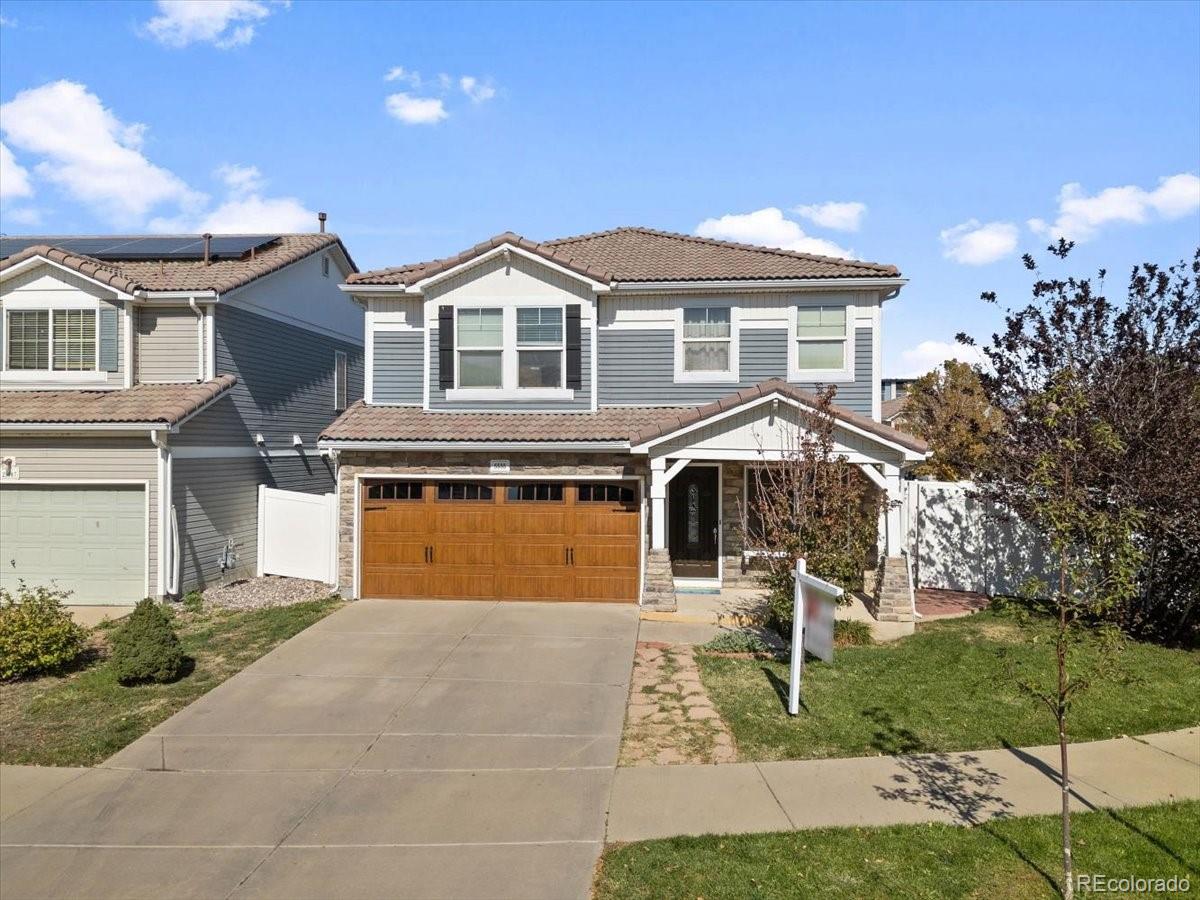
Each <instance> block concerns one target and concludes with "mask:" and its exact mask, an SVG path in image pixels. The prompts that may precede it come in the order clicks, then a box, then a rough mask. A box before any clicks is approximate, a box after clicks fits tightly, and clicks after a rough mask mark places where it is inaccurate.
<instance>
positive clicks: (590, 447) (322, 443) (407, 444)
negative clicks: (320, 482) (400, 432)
mask: <svg viewBox="0 0 1200 900" xmlns="http://www.w3.org/2000/svg"><path fill="white" fill-rule="evenodd" d="M317 447H318V448H319V449H321V450H335V451H336V450H468V451H495V452H507V451H515V450H520V451H533V452H544V453H561V452H577V451H579V452H585V451H592V452H597V453H628V452H629V441H351V440H345V441H341V440H336V439H329V438H326V439H320V440H318V441H317Z"/></svg>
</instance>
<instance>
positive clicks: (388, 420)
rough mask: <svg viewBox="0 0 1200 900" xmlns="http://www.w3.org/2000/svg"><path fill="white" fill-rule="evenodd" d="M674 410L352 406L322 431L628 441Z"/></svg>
mask: <svg viewBox="0 0 1200 900" xmlns="http://www.w3.org/2000/svg"><path fill="white" fill-rule="evenodd" d="M670 412H671V410H670V409H663V408H662V407H645V406H629V407H622V406H611V407H605V408H603V409H601V410H599V411H598V412H594V413H592V412H587V413H556V412H540V413H539V412H513V413H508V412H430V411H427V410H423V409H421V408H419V407H415V406H367V405H366V404H365V403H363V402H362V401H361V400H360V401H358V402H357V403H355V404H353V405H352V406H351V407H350V408H349V409H347V410H346V411H345V412H344V413H342V415H341V416H339V417H338V418H337V420H336V421H334V422H333V423H332V424H331V425H330V426H329V427H328V428H326V429H325V431H324V432H323V433H322V434H321V440H329V441H572V442H590V441H621V442H624V441H627V440H629V435H630V434H632V433H634V432H636V431H637V430H638V429H641V428H645V427H648V426H649V425H650V424H651V423H653V422H655V421H657V420H659V419H661V418H662V416H663V415H664V413H670Z"/></svg>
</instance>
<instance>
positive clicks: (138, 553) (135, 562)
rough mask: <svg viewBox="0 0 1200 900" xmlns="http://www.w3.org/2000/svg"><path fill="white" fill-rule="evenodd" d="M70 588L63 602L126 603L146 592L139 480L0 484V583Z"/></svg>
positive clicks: (142, 499) (142, 497)
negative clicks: (107, 483)
mask: <svg viewBox="0 0 1200 900" xmlns="http://www.w3.org/2000/svg"><path fill="white" fill-rule="evenodd" d="M20 579H23V580H24V581H25V583H26V584H29V585H53V586H54V587H56V588H58V589H60V590H67V591H71V592H72V594H71V596H70V598H68V600H67V602H68V603H132V602H136V601H138V600H140V599H141V598H142V597H144V596H145V594H146V495H145V490H144V489H143V488H142V487H141V486H137V485H134V486H128V487H125V486H115V485H114V486H111V487H109V486H96V487H91V486H88V487H80V486H74V485H70V486H67V485H63V486H54V487H51V486H48V485H4V487H2V488H0V587H5V588H8V589H9V590H10V591H12V590H15V589H16V586H17V581H18V580H20Z"/></svg>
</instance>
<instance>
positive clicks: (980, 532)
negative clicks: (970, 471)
mask: <svg viewBox="0 0 1200 900" xmlns="http://www.w3.org/2000/svg"><path fill="white" fill-rule="evenodd" d="M905 486H906V489H907V490H906V495H905V500H904V528H905V533H906V535H907V541H906V544H907V546H908V552H909V558H910V560H911V563H912V567H913V580H914V582H915V586H916V587H918V588H946V589H949V590H954V591H975V592H977V593H980V594H988V595H995V594H1013V593H1016V592H1018V591H1020V590H1021V588H1022V587H1023V586H1024V585H1025V583H1026V582H1027V581H1028V580H1029V579H1030V578H1031V577H1038V578H1042V579H1043V580H1045V579H1047V577H1048V575H1049V572H1050V566H1049V561H1048V559H1047V557H1046V554H1045V549H1044V545H1043V542H1042V540H1041V538H1040V537H1039V536H1038V535H1037V534H1035V533H1034V532H1033V531H1032V530H1031V529H1030V528H1029V527H1028V526H1026V525H1024V524H1023V523H1022V522H1020V521H1019V520H1018V519H1017V518H1016V517H1015V516H1013V515H1012V514H1011V513H1006V512H1005V511H1004V510H1002V509H998V508H996V507H995V506H993V505H991V504H985V503H984V502H983V501H982V500H979V499H977V498H975V497H973V496H971V490H972V485H971V483H970V482H960V481H907V482H905Z"/></svg>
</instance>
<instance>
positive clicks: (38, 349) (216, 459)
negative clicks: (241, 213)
mask: <svg viewBox="0 0 1200 900" xmlns="http://www.w3.org/2000/svg"><path fill="white" fill-rule="evenodd" d="M322 219H323V217H322ZM321 224H322V233H314V234H277V235H272V234H265V235H216V236H212V235H190V236H173V237H162V236H144V235H128V236H97V237H21V238H13V237H4V238H2V239H0V256H2V257H3V259H2V260H0V347H2V348H3V350H2V353H3V359H2V366H0V462H2V466H0V545H2V546H3V550H2V551H0V557H2V562H3V565H0V585H2V586H4V587H6V588H10V589H11V588H12V587H13V586H15V584H16V583H17V581H18V580H21V579H23V580H24V581H25V582H26V583H29V584H49V583H51V582H53V583H55V584H56V585H58V586H59V587H60V588H62V589H66V590H70V591H72V592H73V593H72V596H71V598H70V602H72V603H96V604H124V603H131V602H135V601H137V600H138V599H139V598H142V597H146V596H153V597H168V596H177V595H179V594H181V593H183V592H186V591H188V590H190V589H192V588H194V587H202V586H204V585H206V584H209V583H211V582H213V581H214V580H218V579H222V578H230V577H233V576H235V575H239V574H242V573H245V572H248V571H249V572H253V570H254V566H255V562H256V553H257V508H258V506H257V502H258V501H257V494H258V486H259V485H260V484H266V485H269V486H276V487H281V488H287V489H290V490H296V491H305V492H314V493H321V492H331V491H333V489H334V483H335V482H334V479H335V471H334V465H333V462H332V460H330V459H329V458H327V457H326V456H322V455H321V453H320V452H319V451H318V449H317V441H316V439H317V435H318V434H319V433H320V431H321V429H322V428H324V427H325V426H326V425H328V424H329V422H330V421H331V420H332V419H333V418H335V417H336V415H337V414H338V412H340V411H341V410H343V409H345V408H346V407H347V406H348V405H349V404H350V403H352V402H353V401H355V400H356V399H358V398H359V397H361V396H362V381H363V375H362V358H363V351H362V310H361V309H360V308H359V307H357V306H355V305H354V304H353V303H352V302H351V301H350V300H349V299H348V298H347V297H346V296H345V295H344V294H343V293H342V292H341V291H340V290H339V289H338V285H339V284H340V283H341V282H342V281H343V280H345V279H346V278H347V277H348V276H351V275H353V273H354V272H355V271H356V270H355V266H354V263H353V261H352V260H351V259H350V256H349V254H348V253H347V252H346V248H345V247H344V246H343V245H342V243H341V241H340V240H339V239H338V237H337V236H336V235H334V234H327V233H324V222H323V221H322V223H321Z"/></svg>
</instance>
